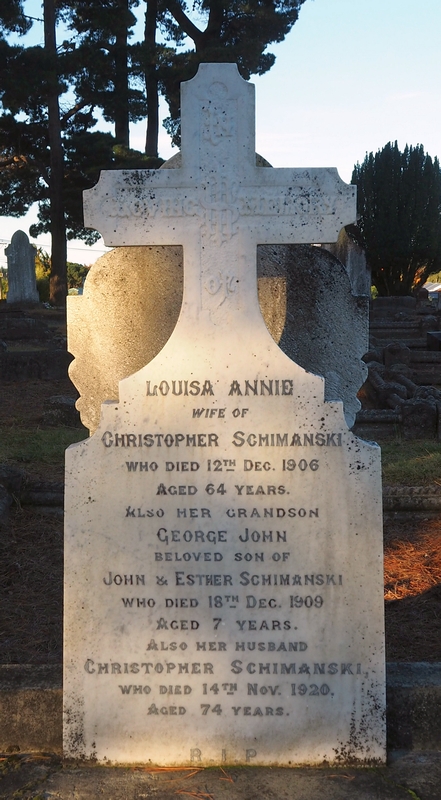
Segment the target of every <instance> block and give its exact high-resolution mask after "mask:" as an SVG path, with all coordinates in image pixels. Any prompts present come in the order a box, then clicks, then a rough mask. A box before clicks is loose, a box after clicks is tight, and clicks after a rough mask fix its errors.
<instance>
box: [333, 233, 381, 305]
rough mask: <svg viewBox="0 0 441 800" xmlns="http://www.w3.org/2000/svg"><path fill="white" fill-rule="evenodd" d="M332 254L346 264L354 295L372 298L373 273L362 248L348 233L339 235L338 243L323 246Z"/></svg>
mask: <svg viewBox="0 0 441 800" xmlns="http://www.w3.org/2000/svg"><path fill="white" fill-rule="evenodd" d="M323 247H325V248H326V249H327V250H329V252H330V253H332V254H333V255H334V256H336V258H338V259H339V261H341V263H342V264H344V266H345V269H346V272H347V273H348V276H349V279H350V281H351V286H352V291H353V294H354V295H360V296H361V295H365V296H366V297H370V296H371V277H372V276H371V271H370V269H369V267H368V265H367V261H366V254H365V252H364V250H363V248H362V247H360V245H359V244H357V242H356V241H355V239H353V238H352V237H351V236H349V234H348V233H347V232H346V230H345V228H342V230H341V231H340V233H339V236H338V239H337V241H336V242H330V243H328V244H325V245H323Z"/></svg>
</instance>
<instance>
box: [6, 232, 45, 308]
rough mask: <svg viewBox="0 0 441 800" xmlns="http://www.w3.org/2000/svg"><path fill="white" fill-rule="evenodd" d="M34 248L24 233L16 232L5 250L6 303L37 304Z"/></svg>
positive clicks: (38, 300)
mask: <svg viewBox="0 0 441 800" xmlns="http://www.w3.org/2000/svg"><path fill="white" fill-rule="evenodd" d="M35 254H36V250H35V247H34V246H33V245H32V244H30V242H29V238H28V236H27V234H26V233H24V231H16V232H15V233H14V234H13V236H12V239H11V244H10V245H8V247H6V248H5V255H6V257H7V261H8V294H7V297H6V301H7V302H8V303H39V302H40V298H39V295H38V291H37V283H36V278H35Z"/></svg>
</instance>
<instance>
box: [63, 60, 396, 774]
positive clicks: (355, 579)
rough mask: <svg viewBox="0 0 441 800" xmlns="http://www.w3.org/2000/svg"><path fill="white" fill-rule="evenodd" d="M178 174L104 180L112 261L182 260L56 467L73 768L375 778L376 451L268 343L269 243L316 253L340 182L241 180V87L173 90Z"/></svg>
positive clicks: (379, 621) (278, 176)
mask: <svg viewBox="0 0 441 800" xmlns="http://www.w3.org/2000/svg"><path fill="white" fill-rule="evenodd" d="M182 142H183V160H182V168H180V169H177V170H173V171H172V170H169V171H166V170H163V171H157V172H154V171H133V172H128V171H124V172H112V173H102V175H101V179H100V182H99V184H98V185H97V186H96V187H95V188H94V189H92V190H90V191H89V192H88V193H86V203H85V206H86V209H85V210H86V221H87V223H88V224H89V225H93V226H94V227H95V228H97V229H98V230H100V231H101V232H102V233H103V235H104V239H105V241H106V244H108V245H113V244H117V245H118V244H121V245H123V244H130V245H143V244H146V245H155V244H157V243H159V244H170V245H173V246H176V245H183V252H184V296H183V304H182V309H181V313H180V316H179V320H178V322H177V325H176V327H175V329H174V331H173V333H172V335H171V337H170V338H169V340H168V342H167V343H166V345H165V347H164V348H163V349H162V351H161V352H160V353H159V354H158V355H157V356H156V357H155V358H154V359H153V360H152V361H151V362H150V363H149V364H148V365H147V366H146V367H143V368H142V369H140V370H139V371H138V372H137V373H136V374H134V375H132V376H130V377H128V378H126V379H125V380H123V381H121V383H120V386H119V401H118V402H109V403H106V404H104V405H103V408H102V414H101V421H100V424H99V427H98V429H97V431H96V433H95V434H94V435H93V436H92V437H91V438H90V439H88V440H86V441H85V442H81V443H79V444H77V445H73V446H72V447H71V448H69V449H68V451H67V454H66V504H65V508H66V536H65V559H66V560H65V564H66V579H65V656H64V658H65V665H64V705H65V708H64V720H65V723H64V751H65V754H66V756H68V757H75V758H78V757H79V758H93V759H95V760H97V761H98V762H101V763H106V762H107V761H110V762H112V763H136V762H147V763H149V764H151V765H153V764H157V765H163V766H165V765H167V766H183V765H190V764H192V765H195V766H208V765H214V764H218V765H221V764H254V765H265V764H266V765H278V766H292V765H295V764H319V763H323V762H328V763H333V764H345V763H359V764H376V763H377V764H378V763H383V762H384V758H385V726H384V708H385V705H384V637H383V597H382V568H381V567H382V558H381V553H382V546H381V545H382V536H381V480H380V462H379V449H378V447H377V446H375V445H372V444H368V443H365V442H362V441H360V440H358V439H357V438H356V437H355V436H354V435H353V434H351V433H350V432H349V431H348V429H347V426H346V424H345V421H344V416H343V411H342V404H341V403H332V402H331V403H327V402H324V397H323V379H322V378H319V377H317V376H315V375H312V374H309V373H307V372H305V370H303V369H302V368H301V367H299V366H298V365H296V364H295V363H293V362H292V361H291V360H290V359H289V358H287V356H286V355H285V354H283V353H282V351H281V350H280V349H279V348H278V347H277V345H276V344H275V343H274V341H273V339H272V338H271V336H270V335H269V333H268V330H267V328H266V327H265V325H264V323H263V320H262V316H261V313H260V310H259V306H258V302H257V291H256V275H255V260H256V246H257V244H259V243H270V244H271V243H281V242H290V241H291V242H309V241H324V242H329V241H330V240H332V239H333V238H336V237H337V235H338V232H339V230H340V228H341V227H342V225H344V224H347V223H349V222H351V221H352V220H353V218H354V216H355V203H354V200H355V198H354V193H353V192H354V190H353V187H348V186H346V185H345V184H343V183H342V182H341V181H340V179H339V177H338V175H337V172H336V171H335V170H330V169H325V170H313V169H311V170H303V169H301V170H293V169H274V170H269V169H265V168H261V167H256V166H255V161H254V158H255V156H254V152H255V150H254V96H253V87H252V86H251V85H249V84H246V83H245V82H244V81H242V79H241V78H240V77H239V74H238V72H237V69H236V67H235V66H234V65H231V64H222V65H209V64H204V65H201V67H200V68H199V71H198V74H197V76H196V77H195V78H194V79H193V80H192V81H189V82H188V83H186V84H183V85H182Z"/></svg>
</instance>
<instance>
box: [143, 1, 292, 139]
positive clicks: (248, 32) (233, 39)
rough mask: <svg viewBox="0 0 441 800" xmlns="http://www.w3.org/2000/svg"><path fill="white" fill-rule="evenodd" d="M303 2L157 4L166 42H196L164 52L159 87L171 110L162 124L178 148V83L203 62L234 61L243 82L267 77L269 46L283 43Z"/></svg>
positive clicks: (271, 61)
mask: <svg viewBox="0 0 441 800" xmlns="http://www.w3.org/2000/svg"><path fill="white" fill-rule="evenodd" d="M304 2H305V0H194V2H192V3H187V2H185V0H158V25H159V28H160V30H161V32H162V34H163V36H164V37H165V39H166V40H167V41H169V42H173V43H174V45H176V44H178V45H179V44H182V43H184V42H185V41H189V40H190V41H191V42H192V47H190V48H186V49H184V50H176V49H174V48H173V49H171V50H170V49H168V50H164V51H163V53H162V58H161V60H160V61H159V65H158V76H159V85H160V87H161V91H162V93H163V94H164V96H165V98H166V100H167V103H168V105H169V109H170V117H169V118H168V119H167V120H165V121H164V125H165V127H166V129H167V131H168V132H169V134H170V135H171V137H172V141H173V143H174V144H177V145H179V143H180V96H179V85H180V82H181V81H183V80H190V78H193V77H194V76H195V74H196V72H197V68H198V66H199V64H200V63H202V62H204V63H207V62H213V63H215V62H233V63H236V64H237V65H238V68H239V72H240V74H241V75H242V77H243V78H245V80H248V79H249V77H250V75H255V74H257V75H263V74H264V73H265V72H267V71H268V70H269V69H270V68H271V67H272V66H273V64H274V62H275V56H274V55H273V53H267V52H266V48H267V47H268V45H270V44H274V43H276V42H282V41H283V39H284V38H285V36H286V35H287V34H288V33H289V31H290V30H291V28H292V27H293V25H294V23H295V22H296V21H297V19H298V16H299V11H300V8H301V6H302V5H303V3H304ZM192 18H193V19H192ZM193 20H196V21H193ZM201 23H202V25H201ZM204 25H205V27H203V26H204Z"/></svg>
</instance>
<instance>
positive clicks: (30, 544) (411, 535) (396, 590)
mask: <svg viewBox="0 0 441 800" xmlns="http://www.w3.org/2000/svg"><path fill="white" fill-rule="evenodd" d="M0 392H1V395H0V432H1V429H2V428H3V427H6V426H17V427H20V428H27V429H30V430H32V429H35V428H36V427H37V426H41V425H42V421H41V419H42V414H43V411H44V410H45V408H47V400H48V398H49V397H51V396H53V395H59V394H63V395H65V394H70V395H76V391H75V389H74V387H73V386H72V384H71V383H70V381H69V380H68V379H65V380H63V381H54V382H47V381H28V382H26V383H14V384H12V383H9V384H0ZM38 475H39V477H40V478H43V479H44V478H46V479H47V480H62V478H63V468H62V466H61V464H60V466H59V467H53V466H51V467H47V468H45V467H44V466H41V467H39V468H38ZM384 545H385V610H386V651H387V660H388V661H432V662H433V661H441V518H437V519H425V520H417V519H412V518H411V517H409V518H408V519H406V521H404V522H403V521H386V522H385V525H384ZM62 581H63V527H62V520H61V518H59V517H55V516H46V515H43V514H40V513H38V512H37V511H35V509H31V508H20V507H19V506H16V507H15V508H13V510H12V512H11V515H10V522H9V525H8V527H7V528H6V529H5V530H4V531H2V533H1V536H0V663H27V664H31V663H34V664H37V663H41V664H48V663H57V662H60V661H61V660H62Z"/></svg>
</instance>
